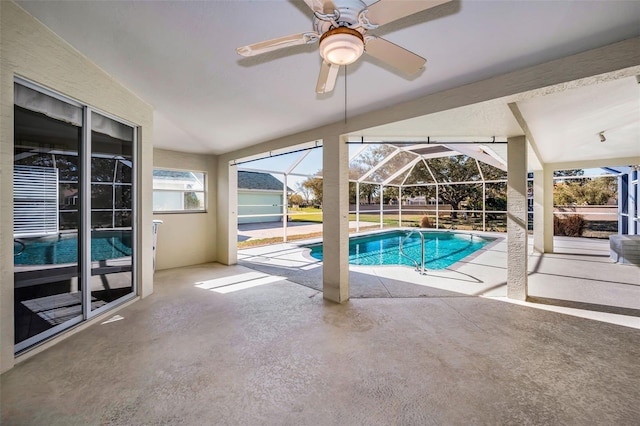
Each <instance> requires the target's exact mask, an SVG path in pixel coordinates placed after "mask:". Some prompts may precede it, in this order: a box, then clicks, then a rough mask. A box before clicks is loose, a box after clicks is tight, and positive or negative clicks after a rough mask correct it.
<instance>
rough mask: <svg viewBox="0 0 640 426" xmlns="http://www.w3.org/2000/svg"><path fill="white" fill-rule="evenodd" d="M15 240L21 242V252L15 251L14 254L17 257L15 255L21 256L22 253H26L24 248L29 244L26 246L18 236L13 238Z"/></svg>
mask: <svg viewBox="0 0 640 426" xmlns="http://www.w3.org/2000/svg"><path fill="white" fill-rule="evenodd" d="M13 242H14V243H18V244H20V251H19V252H17V253H14V254H13V256H14V257H15V256H20V255H21V254H22V253H24V250H25V249H26V248H27V246H26V245H25V244H24V243H23V242H22V241H20V240H19V239H17V238H14V239H13Z"/></svg>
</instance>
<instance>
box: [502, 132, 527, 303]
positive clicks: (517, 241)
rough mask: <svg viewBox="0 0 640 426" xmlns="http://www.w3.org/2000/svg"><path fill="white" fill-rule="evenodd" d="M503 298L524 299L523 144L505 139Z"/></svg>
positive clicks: (525, 192)
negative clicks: (505, 203)
mask: <svg viewBox="0 0 640 426" xmlns="http://www.w3.org/2000/svg"><path fill="white" fill-rule="evenodd" d="M507 143H508V145H507V297H508V298H510V299H518V300H526V299H527V272H528V271H527V263H528V262H527V258H528V254H529V253H528V251H529V250H528V247H527V246H528V241H527V141H526V139H525V137H524V136H517V137H514V138H509V139H507Z"/></svg>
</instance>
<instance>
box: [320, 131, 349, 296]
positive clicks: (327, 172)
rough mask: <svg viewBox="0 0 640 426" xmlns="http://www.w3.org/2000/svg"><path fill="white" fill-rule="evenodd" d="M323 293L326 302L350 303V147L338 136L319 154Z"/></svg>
mask: <svg viewBox="0 0 640 426" xmlns="http://www.w3.org/2000/svg"><path fill="white" fill-rule="evenodd" d="M322 163H323V179H322V194H323V196H322V210H323V211H324V212H325V214H324V215H323V224H322V234H323V235H322V245H323V248H322V252H323V253H324V259H323V267H322V291H323V296H324V298H325V299H327V300H330V301H332V302H338V303H344V302H346V301H348V300H349V147H348V146H347V144H346V143H345V141H344V140H343V139H342V138H340V137H338V136H332V137H331V136H330V137H327V138H325V139H324V145H323V151H322Z"/></svg>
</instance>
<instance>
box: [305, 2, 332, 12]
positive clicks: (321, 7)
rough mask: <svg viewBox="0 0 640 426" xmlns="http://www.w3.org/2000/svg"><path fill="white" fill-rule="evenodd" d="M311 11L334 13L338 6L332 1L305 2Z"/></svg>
mask: <svg viewBox="0 0 640 426" xmlns="http://www.w3.org/2000/svg"><path fill="white" fill-rule="evenodd" d="M304 2H305V3H306V4H307V6H309V9H311V10H313V11H314V12H319V13H333V11H334V10H335V9H336V6H335V5H334V4H333V1H331V0H304Z"/></svg>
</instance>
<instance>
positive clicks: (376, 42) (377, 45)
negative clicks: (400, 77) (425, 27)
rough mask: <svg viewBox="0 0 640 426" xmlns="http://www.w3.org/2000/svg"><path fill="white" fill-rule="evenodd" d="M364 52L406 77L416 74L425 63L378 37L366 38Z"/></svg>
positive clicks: (423, 59) (413, 54)
mask: <svg viewBox="0 0 640 426" xmlns="http://www.w3.org/2000/svg"><path fill="white" fill-rule="evenodd" d="M364 51H365V52H366V53H367V54H368V55H371V56H373V57H374V58H376V59H379V60H381V61H382V62H384V63H385V64H388V65H391V66H392V67H393V68H395V69H397V70H398V71H402V72H403V73H405V74H407V75H412V74H415V73H417V72H418V71H420V70H421V69H422V67H424V64H425V63H426V62H427V60H426V59H425V58H423V57H422V56H418V55H416V54H415V53H413V52H410V51H408V50H407V49H405V48H403V47H400V46H398V45H397V44H393V43H391V42H390V41H388V40H385V39H383V38H380V37H367V43H366V44H365V46H364Z"/></svg>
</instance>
